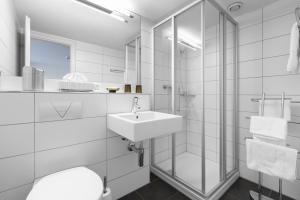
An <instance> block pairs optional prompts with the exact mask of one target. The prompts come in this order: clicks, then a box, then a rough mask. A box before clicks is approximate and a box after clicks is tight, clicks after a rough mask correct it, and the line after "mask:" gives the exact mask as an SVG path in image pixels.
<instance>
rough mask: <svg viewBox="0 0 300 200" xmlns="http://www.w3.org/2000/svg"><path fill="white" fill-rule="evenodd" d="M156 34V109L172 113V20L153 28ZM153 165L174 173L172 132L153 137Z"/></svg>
mask: <svg viewBox="0 0 300 200" xmlns="http://www.w3.org/2000/svg"><path fill="white" fill-rule="evenodd" d="M153 31H154V32H153V35H154V55H153V56H154V94H153V97H154V101H153V102H154V110H155V111H158V112H165V113H172V78H171V77H172V76H171V55H172V43H171V40H170V39H171V38H170V36H171V35H172V22H171V20H168V21H166V22H164V23H162V24H161V25H159V26H158V27H156V28H155V29H154V30H153ZM151 149H152V159H151V161H152V165H155V166H157V167H158V168H159V169H161V170H162V171H164V172H166V173H168V174H170V175H171V174H172V134H169V135H166V136H162V137H158V138H155V139H152V148H151Z"/></svg>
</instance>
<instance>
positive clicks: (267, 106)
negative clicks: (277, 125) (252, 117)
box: [259, 100, 291, 121]
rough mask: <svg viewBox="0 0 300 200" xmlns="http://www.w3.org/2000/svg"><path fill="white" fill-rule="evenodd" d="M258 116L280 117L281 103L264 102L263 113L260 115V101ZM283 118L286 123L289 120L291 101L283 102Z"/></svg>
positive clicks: (273, 101)
mask: <svg viewBox="0 0 300 200" xmlns="http://www.w3.org/2000/svg"><path fill="white" fill-rule="evenodd" d="M259 103H260V106H259V115H261V116H262V115H263V116H265V117H279V118H282V116H281V109H282V108H281V101H280V100H265V101H264V113H263V114H262V111H261V107H262V106H261V101H259ZM283 118H285V119H286V120H287V121H290V120H291V101H290V100H285V101H284V113H283Z"/></svg>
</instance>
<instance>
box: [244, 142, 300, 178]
mask: <svg viewBox="0 0 300 200" xmlns="http://www.w3.org/2000/svg"><path fill="white" fill-rule="evenodd" d="M246 149H247V167H248V168H249V169H252V170H256V171H259V172H262V173H265V174H268V175H271V176H276V177H279V178H282V179H286V180H290V181H294V180H296V166H297V154H298V153H297V150H295V149H291V148H287V147H284V146H279V145H274V144H270V143H266V142H262V141H260V140H257V139H247V140H246Z"/></svg>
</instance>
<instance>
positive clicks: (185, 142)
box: [151, 0, 239, 199]
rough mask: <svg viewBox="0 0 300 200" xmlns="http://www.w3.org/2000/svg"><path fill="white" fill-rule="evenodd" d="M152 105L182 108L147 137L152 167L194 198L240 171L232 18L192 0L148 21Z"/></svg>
mask: <svg viewBox="0 0 300 200" xmlns="http://www.w3.org/2000/svg"><path fill="white" fill-rule="evenodd" d="M153 74H154V78H153V88H154V89H153V95H152V97H153V102H154V103H153V106H154V107H153V109H154V110H155V111H159V112H167V113H175V114H177V115H181V116H183V119H184V127H183V130H182V131H181V132H178V133H173V134H170V135H168V136H163V137H160V138H155V139H152V140H151V171H152V172H153V173H155V174H156V175H158V176H160V177H162V178H163V179H164V180H166V181H167V182H169V183H170V184H171V185H173V186H174V187H176V188H177V189H179V190H180V191H182V192H183V193H185V194H186V195H187V196H189V197H191V198H192V199H218V198H219V197H220V196H221V195H222V193H224V191H225V190H226V189H227V188H228V187H230V185H231V184H232V183H233V182H234V181H235V180H236V179H237V178H238V175H239V174H238V147H237V143H238V138H237V106H238V100H237V83H236V82H237V78H236V77H237V23H236V22H235V20H234V19H232V18H231V17H230V16H229V15H228V14H227V13H226V12H225V11H224V10H223V9H222V8H221V7H220V6H219V5H218V4H217V3H215V2H214V1H213V0H198V1H196V2H194V3H192V4H190V5H189V6H187V7H185V8H184V9H182V10H181V11H179V12H177V13H175V14H173V15H172V16H170V17H168V18H166V19H165V20H163V21H162V22H160V23H158V24H157V25H156V26H154V28H153Z"/></svg>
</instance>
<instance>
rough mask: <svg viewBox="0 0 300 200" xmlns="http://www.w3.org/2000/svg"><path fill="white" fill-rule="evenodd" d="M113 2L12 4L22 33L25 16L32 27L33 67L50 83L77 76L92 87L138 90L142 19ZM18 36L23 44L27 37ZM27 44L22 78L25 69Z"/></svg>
mask: <svg viewBox="0 0 300 200" xmlns="http://www.w3.org/2000/svg"><path fill="white" fill-rule="evenodd" d="M112 2H113V1H110V0H63V1H62V0H38V1H36V0H14V3H15V9H16V13H17V18H18V21H19V24H20V26H21V27H20V30H24V24H25V23H24V21H25V17H26V16H29V17H30V21H31V31H30V35H31V36H30V39H31V42H30V46H31V48H30V54H31V55H30V65H31V66H34V67H37V68H41V69H43V70H44V71H45V78H46V79H62V77H63V76H64V75H66V74H67V73H70V72H79V73H81V74H83V75H84V76H85V77H86V78H87V79H88V81H90V82H98V83H105V84H106V83H108V84H115V85H116V84H117V85H118V84H119V85H124V83H132V84H137V83H138V82H139V79H140V78H137V75H139V71H140V70H139V69H138V68H139V67H140V64H139V63H136V62H140V58H136V56H139V55H140V52H138V53H136V51H140V48H136V45H137V43H136V42H135V41H138V42H140V39H139V40H137V39H136V38H140V31H141V27H140V26H141V17H140V16H139V15H137V14H135V13H133V12H130V11H128V10H125V9H122V8H119V7H118V6H117V5H114V4H113V3H112ZM20 33H21V37H20V38H23V35H22V33H24V31H20ZM23 41H24V39H23V40H21V42H20V44H21V45H19V46H20V50H19V52H20V53H19V66H18V67H19V70H18V71H19V73H18V75H19V76H21V75H22V74H21V73H20V72H21V71H22V70H21V69H22V67H23V66H24V64H25V61H24V54H25V48H24V42H23ZM132 42H133V43H134V44H133V45H132ZM138 46H140V44H139V45H138ZM137 67H138V68H137Z"/></svg>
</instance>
